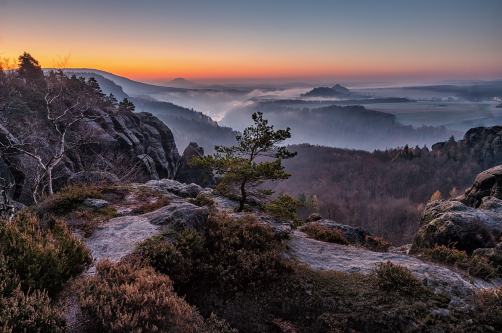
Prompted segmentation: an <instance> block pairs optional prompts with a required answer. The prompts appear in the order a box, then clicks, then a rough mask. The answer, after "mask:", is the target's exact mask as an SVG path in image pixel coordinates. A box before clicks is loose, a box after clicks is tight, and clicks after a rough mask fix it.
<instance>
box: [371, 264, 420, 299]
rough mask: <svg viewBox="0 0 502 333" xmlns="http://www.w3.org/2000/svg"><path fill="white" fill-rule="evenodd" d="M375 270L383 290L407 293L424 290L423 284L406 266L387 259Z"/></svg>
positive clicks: (411, 293) (417, 292)
mask: <svg viewBox="0 0 502 333" xmlns="http://www.w3.org/2000/svg"><path fill="white" fill-rule="evenodd" d="M373 272H374V273H375V275H376V277H377V280H378V285H379V286H380V288H382V289H383V290H387V291H398V292H402V293H404V294H407V295H415V294H419V293H421V292H423V291H424V286H423V284H422V283H421V282H420V281H419V280H418V279H417V278H416V277H414V276H413V274H411V271H410V270H409V269H408V268H406V267H404V266H401V265H396V264H393V263H392V262H390V261H387V262H386V263H380V264H379V265H377V267H376V268H375V269H374V270H373Z"/></svg>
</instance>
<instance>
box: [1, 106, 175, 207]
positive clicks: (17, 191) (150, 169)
mask: <svg viewBox="0 0 502 333" xmlns="http://www.w3.org/2000/svg"><path fill="white" fill-rule="evenodd" d="M94 113H96V114H97V115H98V116H99V118H97V119H96V120H95V121H93V122H90V125H91V128H93V129H94V130H96V135H95V136H94V137H93V142H94V143H92V144H87V145H85V146H83V147H80V148H79V150H78V153H77V152H76V151H72V152H69V153H68V154H67V155H66V159H65V160H64V161H63V163H61V165H60V166H59V168H60V169H59V170H58V171H57V172H58V174H59V178H58V181H57V183H56V184H55V186H56V188H57V187H61V186H65V185H66V184H68V181H69V180H71V182H74V180H78V181H88V180H91V181H92V180H93V179H94V180H110V179H120V178H121V177H122V176H124V175H125V176H129V172H128V171H129V169H131V170H133V169H134V170H135V177H136V178H135V180H139V181H148V180H152V179H163V178H167V179H173V178H174V176H175V174H176V171H177V169H178V166H179V161H180V155H179V153H178V149H177V147H176V143H175V142H174V137H173V134H172V132H171V130H170V129H169V128H168V127H167V126H166V125H165V124H164V123H163V122H161V121H160V120H159V119H158V118H157V117H155V116H153V115H152V114H150V113H146V112H140V113H134V114H130V115H118V114H115V115H111V114H108V113H105V112H102V111H99V110H98V111H94ZM6 133H7V132H6V131H3V130H2V129H1V128H0V140H2V142H6V136H5V135H6ZM29 160H30V158H29V157H27V156H24V155H22V154H17V155H9V157H8V158H6V159H4V158H2V157H1V156H0V178H3V179H6V180H7V182H9V181H11V180H15V183H16V186H15V188H13V189H12V190H10V192H9V194H10V195H11V196H12V197H13V198H14V199H15V200H20V201H22V202H24V203H30V201H31V200H32V198H31V194H30V193H29V192H30V186H31V184H30V180H29V177H26V175H24V174H22V173H20V172H16V171H17V170H16V167H15V166H14V164H13V163H12V162H15V163H17V164H19V163H21V164H23V163H29ZM119 171H120V172H119ZM100 173H102V174H103V177H100ZM113 174H115V176H117V177H113ZM87 178H89V179H87Z"/></svg>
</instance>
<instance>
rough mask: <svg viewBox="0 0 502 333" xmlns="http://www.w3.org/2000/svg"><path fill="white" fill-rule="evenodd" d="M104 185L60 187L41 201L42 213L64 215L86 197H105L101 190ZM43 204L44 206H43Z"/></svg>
mask: <svg viewBox="0 0 502 333" xmlns="http://www.w3.org/2000/svg"><path fill="white" fill-rule="evenodd" d="M105 188H106V187H98V186H95V185H86V184H76V185H70V186H67V187H65V188H62V189H61V190H60V191H58V192H56V193H55V194H54V195H53V196H51V197H49V198H47V199H46V202H45V203H42V210H41V212H40V213H42V214H47V213H50V214H54V215H57V216H64V215H66V214H67V213H69V212H71V211H72V210H75V209H76V208H78V206H79V205H80V204H82V202H84V200H85V199H87V198H95V199H105V197H104V196H103V190H104V189H105ZM44 206H45V207H44Z"/></svg>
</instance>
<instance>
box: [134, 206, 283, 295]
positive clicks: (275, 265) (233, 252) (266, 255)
mask: <svg viewBox="0 0 502 333" xmlns="http://www.w3.org/2000/svg"><path fill="white" fill-rule="evenodd" d="M282 249H283V246H282V244H281V242H280V241H278V240H276V239H275V237H274V233H273V232H272V231H271V230H270V229H269V228H268V227H265V226H262V225H260V224H258V223H257V221H256V218H255V217H253V216H251V215H247V216H246V217H245V218H244V219H241V220H237V221H235V220H234V219H233V218H231V217H230V216H228V215H226V214H224V213H215V214H213V215H211V216H210V217H209V219H208V221H207V225H206V232H205V234H204V235H203V236H200V235H199V234H198V233H197V232H195V231H193V230H183V231H180V232H178V233H177V235H176V237H175V238H174V239H173V240H171V241H166V240H164V239H162V238H155V239H151V240H149V241H147V242H145V243H144V244H142V245H141V246H140V252H141V254H142V256H143V257H144V258H146V259H148V260H149V262H150V264H151V265H152V266H153V267H155V268H156V269H157V270H158V271H159V272H162V273H165V274H167V275H169V276H170V277H171V278H172V279H173V280H174V282H175V284H176V285H177V286H178V287H180V288H181V289H182V290H183V291H185V292H186V291H189V292H192V293H193V292H194V290H195V289H199V288H200V289H202V288H216V289H218V290H221V291H234V290H243V289H246V288H248V287H251V288H252V287H256V286H258V285H261V284H264V283H267V282H270V281H273V280H274V279H276V278H277V277H278V276H279V274H280V273H281V272H283V271H286V270H288V269H289V268H290V265H289V264H288V263H287V262H286V261H285V260H284V259H282V257H281V254H280V253H281V251H282Z"/></svg>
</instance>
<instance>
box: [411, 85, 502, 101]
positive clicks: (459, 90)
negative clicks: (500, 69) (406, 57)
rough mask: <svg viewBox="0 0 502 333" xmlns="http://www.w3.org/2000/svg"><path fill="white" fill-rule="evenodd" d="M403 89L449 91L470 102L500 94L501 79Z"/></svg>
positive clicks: (484, 99)
mask: <svg viewBox="0 0 502 333" xmlns="http://www.w3.org/2000/svg"><path fill="white" fill-rule="evenodd" d="M402 89H405V90H425V91H434V92H442V93H449V94H451V95H452V96H456V97H459V98H460V99H461V100H466V101H471V102H481V101H491V100H493V99H494V98H496V97H500V96H502V80H498V81H481V82H477V83H474V84H465V85H461V86H458V85H451V84H448V85H434V86H418V87H403V88H402Z"/></svg>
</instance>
